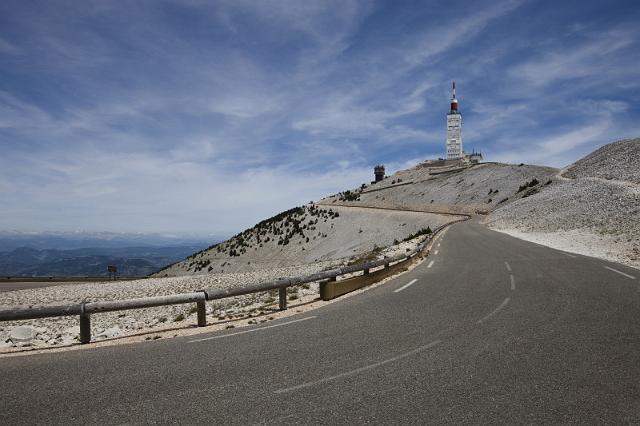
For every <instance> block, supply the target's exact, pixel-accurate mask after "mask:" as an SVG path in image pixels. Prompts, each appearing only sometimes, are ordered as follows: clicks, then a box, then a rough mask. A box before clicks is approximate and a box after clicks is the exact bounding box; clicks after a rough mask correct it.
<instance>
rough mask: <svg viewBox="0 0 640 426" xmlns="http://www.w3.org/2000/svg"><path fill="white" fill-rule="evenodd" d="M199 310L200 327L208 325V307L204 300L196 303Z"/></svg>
mask: <svg viewBox="0 0 640 426" xmlns="http://www.w3.org/2000/svg"><path fill="white" fill-rule="evenodd" d="M196 306H197V308H198V327H205V326H206V325H207V305H206V303H205V301H204V300H200V301H198V302H196Z"/></svg>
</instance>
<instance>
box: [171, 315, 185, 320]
mask: <svg viewBox="0 0 640 426" xmlns="http://www.w3.org/2000/svg"><path fill="white" fill-rule="evenodd" d="M180 321H184V314H178V316H176V317H175V318H174V319H173V322H180Z"/></svg>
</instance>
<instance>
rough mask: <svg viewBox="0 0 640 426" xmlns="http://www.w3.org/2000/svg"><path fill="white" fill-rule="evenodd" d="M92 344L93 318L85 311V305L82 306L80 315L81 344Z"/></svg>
mask: <svg viewBox="0 0 640 426" xmlns="http://www.w3.org/2000/svg"><path fill="white" fill-rule="evenodd" d="M89 342H91V317H90V316H89V314H88V313H86V312H85V311H84V303H83V304H82V313H81V314H80V343H82V344H85V343H89Z"/></svg>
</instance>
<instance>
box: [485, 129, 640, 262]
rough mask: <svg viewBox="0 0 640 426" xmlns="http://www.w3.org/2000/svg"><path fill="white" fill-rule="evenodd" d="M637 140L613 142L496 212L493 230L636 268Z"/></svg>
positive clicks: (639, 255) (639, 210)
mask: <svg viewBox="0 0 640 426" xmlns="http://www.w3.org/2000/svg"><path fill="white" fill-rule="evenodd" d="M639 182H640V139H631V140H624V141H619V142H615V143H612V144H609V145H605V146H604V147H602V148H600V149H598V150H597V151H595V152H593V153H592V154H590V155H588V156H587V157H585V158H583V159H581V160H579V161H577V162H576V163H574V164H573V165H571V166H569V167H567V168H566V169H565V170H564V171H563V173H562V174H561V175H559V176H558V177H557V178H555V179H554V181H553V183H552V184H551V185H549V186H547V187H543V188H541V190H540V191H539V192H538V193H536V194H532V195H531V196H530V197H527V198H524V199H519V200H517V201H515V202H514V203H511V204H509V205H507V206H504V207H502V208H500V209H498V210H496V211H494V212H493V213H492V214H491V216H490V217H489V218H488V219H487V221H486V223H487V224H488V225H489V226H490V227H491V228H493V229H496V230H499V231H504V232H507V233H510V234H512V235H515V236H518V237H520V238H523V239H527V240H530V241H535V242H538V243H541V244H545V245H549V246H552V247H556V248H559V249H564V250H567V251H572V252H575V253H581V254H586V255H592V256H598V257H602V258H605V259H610V260H613V261H619V262H622V263H626V264H628V265H630V266H635V267H640V184H639Z"/></svg>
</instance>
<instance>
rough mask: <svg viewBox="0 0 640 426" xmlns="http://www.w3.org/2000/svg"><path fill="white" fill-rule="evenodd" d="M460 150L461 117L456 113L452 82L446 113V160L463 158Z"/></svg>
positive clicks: (454, 86) (454, 90) (454, 88)
mask: <svg viewBox="0 0 640 426" xmlns="http://www.w3.org/2000/svg"><path fill="white" fill-rule="evenodd" d="M463 157H464V151H463V149H462V115H460V112H459V111H458V100H457V99H456V82H455V81H454V82H453V96H452V97H451V110H450V111H449V112H448V113H447V160H455V159H457V158H463Z"/></svg>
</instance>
